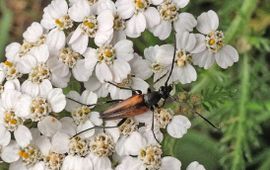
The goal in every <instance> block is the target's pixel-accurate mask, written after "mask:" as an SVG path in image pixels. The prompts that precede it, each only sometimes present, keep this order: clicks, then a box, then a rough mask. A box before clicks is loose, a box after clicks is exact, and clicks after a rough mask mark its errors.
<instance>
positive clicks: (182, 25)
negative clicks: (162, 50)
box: [174, 12, 197, 32]
mask: <svg viewBox="0 0 270 170" xmlns="http://www.w3.org/2000/svg"><path fill="white" fill-rule="evenodd" d="M196 25H197V20H196V19H195V17H194V16H193V15H192V14H190V13H186V12H182V13H180V14H179V15H178V18H177V20H176V21H175V22H174V29H175V31H176V32H183V31H188V32H191V31H192V30H193V28H194V27H196Z"/></svg>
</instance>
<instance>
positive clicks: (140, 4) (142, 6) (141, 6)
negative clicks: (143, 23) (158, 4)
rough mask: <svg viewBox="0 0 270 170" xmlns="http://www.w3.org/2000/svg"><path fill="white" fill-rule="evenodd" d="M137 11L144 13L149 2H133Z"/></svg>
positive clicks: (145, 0) (136, 0)
mask: <svg viewBox="0 0 270 170" xmlns="http://www.w3.org/2000/svg"><path fill="white" fill-rule="evenodd" d="M134 3H135V8H136V10H137V11H144V10H145V9H146V8H147V7H148V6H149V5H150V3H149V0H134Z"/></svg>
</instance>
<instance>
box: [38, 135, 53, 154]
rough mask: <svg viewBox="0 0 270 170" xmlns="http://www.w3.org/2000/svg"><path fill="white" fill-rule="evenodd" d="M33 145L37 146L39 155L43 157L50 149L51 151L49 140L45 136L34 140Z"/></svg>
mask: <svg viewBox="0 0 270 170" xmlns="http://www.w3.org/2000/svg"><path fill="white" fill-rule="evenodd" d="M35 145H36V146H38V148H39V149H40V151H41V153H42V154H43V155H44V156H46V155H48V154H49V152H50V149H51V141H50V139H49V138H47V137H45V136H41V137H39V138H37V139H35Z"/></svg>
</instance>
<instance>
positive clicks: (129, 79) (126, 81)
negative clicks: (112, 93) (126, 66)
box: [117, 74, 133, 87]
mask: <svg viewBox="0 0 270 170" xmlns="http://www.w3.org/2000/svg"><path fill="white" fill-rule="evenodd" d="M132 84H133V81H132V75H131V74H128V75H127V78H125V79H124V80H122V82H121V83H117V86H119V87H131V86H132Z"/></svg>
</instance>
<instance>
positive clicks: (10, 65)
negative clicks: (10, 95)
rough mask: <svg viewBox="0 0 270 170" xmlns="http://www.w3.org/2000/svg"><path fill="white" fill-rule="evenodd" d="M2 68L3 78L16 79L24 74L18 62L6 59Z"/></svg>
mask: <svg viewBox="0 0 270 170" xmlns="http://www.w3.org/2000/svg"><path fill="white" fill-rule="evenodd" d="M0 70H1V74H2V77H1V80H2V81H3V79H6V80H16V79H18V78H20V77H21V76H22V73H20V72H19V70H18V65H17V63H16V62H12V61H9V60H6V61H4V62H2V63H1V64H0Z"/></svg>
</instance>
